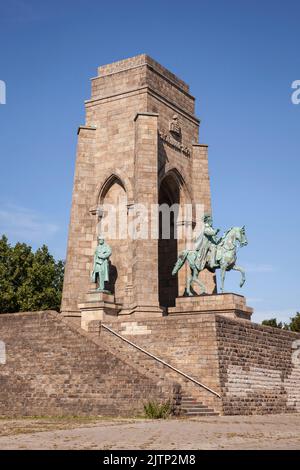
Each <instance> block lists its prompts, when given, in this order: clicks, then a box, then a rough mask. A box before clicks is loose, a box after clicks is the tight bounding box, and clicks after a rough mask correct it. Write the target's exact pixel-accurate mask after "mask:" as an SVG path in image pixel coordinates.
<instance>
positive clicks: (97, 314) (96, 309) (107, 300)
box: [78, 290, 122, 331]
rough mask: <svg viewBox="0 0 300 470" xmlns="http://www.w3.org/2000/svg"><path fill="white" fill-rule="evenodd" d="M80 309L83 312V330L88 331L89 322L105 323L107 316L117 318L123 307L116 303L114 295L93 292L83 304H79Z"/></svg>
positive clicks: (88, 294)
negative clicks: (98, 321) (99, 321)
mask: <svg viewBox="0 0 300 470" xmlns="http://www.w3.org/2000/svg"><path fill="white" fill-rule="evenodd" d="M78 308H79V310H80V312H81V328H82V329H83V330H86V331H87V330H88V324H89V322H91V321H93V320H101V321H105V318H106V317H107V316H109V317H111V316H117V315H118V313H119V311H120V310H121V308H122V306H121V304H117V303H116V302H115V297H114V295H112V294H109V293H106V292H97V291H96V290H93V291H90V292H88V293H87V294H86V296H85V299H84V300H83V301H82V302H79V303H78Z"/></svg>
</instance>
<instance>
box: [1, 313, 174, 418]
mask: <svg viewBox="0 0 300 470" xmlns="http://www.w3.org/2000/svg"><path fill="white" fill-rule="evenodd" d="M0 340H1V341H2V342H3V343H4V344H5V349H6V362H5V363H3V361H2V362H1V364H0V415H4V416H32V415H39V416H41V415H51V416H55V415H69V414H71V415H109V416H118V415H121V416H127V415H131V416H132V415H134V414H137V413H142V412H143V403H145V402H147V401H148V400H149V399H151V398H152V399H155V400H163V401H166V400H167V399H168V398H170V396H171V394H172V390H171V387H170V388H168V384H165V383H164V384H163V385H160V384H158V383H157V380H154V378H153V377H149V375H148V374H147V372H146V371H145V372H144V373H143V372H142V371H141V370H137V368H135V367H134V366H131V365H130V364H128V363H127V362H126V361H123V360H122V359H121V358H120V357H119V356H118V355H116V354H114V353H113V351H109V350H108V349H107V348H105V347H101V346H99V345H97V344H95V343H94V341H93V340H92V338H90V337H87V335H86V334H85V333H80V332H78V331H76V330H75V329H74V328H71V327H70V326H69V325H66V324H65V323H64V322H62V321H61V320H60V318H59V316H58V315H57V314H55V313H51V312H34V313H22V314H10V315H7V314H2V315H0Z"/></svg>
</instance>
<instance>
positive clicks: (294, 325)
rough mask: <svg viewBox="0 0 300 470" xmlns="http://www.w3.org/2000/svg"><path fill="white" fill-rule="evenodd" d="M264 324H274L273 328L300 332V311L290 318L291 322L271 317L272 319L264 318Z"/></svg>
mask: <svg viewBox="0 0 300 470" xmlns="http://www.w3.org/2000/svg"><path fill="white" fill-rule="evenodd" d="M262 325H265V326H273V328H280V329H282V330H289V331H296V332H300V312H297V313H296V315H295V316H294V317H292V318H290V323H282V322H279V323H278V322H277V320H276V318H270V320H263V321H262Z"/></svg>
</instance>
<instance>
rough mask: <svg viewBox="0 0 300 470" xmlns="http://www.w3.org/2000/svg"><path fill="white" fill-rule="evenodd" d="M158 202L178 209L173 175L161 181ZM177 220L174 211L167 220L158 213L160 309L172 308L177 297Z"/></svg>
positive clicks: (178, 188)
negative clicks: (175, 266)
mask: <svg viewBox="0 0 300 470" xmlns="http://www.w3.org/2000/svg"><path fill="white" fill-rule="evenodd" d="M158 202H159V205H160V206H162V205H166V206H168V207H171V206H173V205H174V204H175V205H176V206H177V208H178V207H179V204H180V187H179V183H178V180H177V178H175V177H174V175H173V174H168V175H166V176H165V178H164V179H163V181H162V183H161V185H160V189H159V201H158ZM176 206H175V207H176ZM175 207H174V206H173V208H175ZM163 217H164V219H163ZM177 218H178V212H177V211H176V210H175V211H173V210H172V211H169V218H167V216H165V213H164V211H163V210H162V211H160V213H159V240H158V279H159V303H160V305H161V306H162V307H172V306H174V305H175V300H176V297H177V296H178V277H177V275H176V276H172V269H173V267H174V265H175V263H176V260H177V256H178V242H177V236H176V234H177Z"/></svg>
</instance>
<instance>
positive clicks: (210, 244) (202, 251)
mask: <svg viewBox="0 0 300 470" xmlns="http://www.w3.org/2000/svg"><path fill="white" fill-rule="evenodd" d="M203 222H204V228H203V232H202V233H201V234H200V236H199V237H198V238H197V239H196V241H195V250H196V251H197V257H196V259H195V264H196V267H197V269H198V270H199V271H202V270H203V269H204V268H205V266H206V267H209V268H210V269H211V270H214V269H215V268H216V267H217V263H216V255H217V246H218V244H219V243H220V240H221V239H217V235H218V233H219V231H220V230H219V229H214V228H213V226H212V224H213V221H212V217H211V216H210V215H209V214H206V215H205V216H204V219H203Z"/></svg>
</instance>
